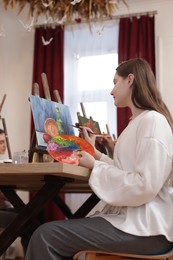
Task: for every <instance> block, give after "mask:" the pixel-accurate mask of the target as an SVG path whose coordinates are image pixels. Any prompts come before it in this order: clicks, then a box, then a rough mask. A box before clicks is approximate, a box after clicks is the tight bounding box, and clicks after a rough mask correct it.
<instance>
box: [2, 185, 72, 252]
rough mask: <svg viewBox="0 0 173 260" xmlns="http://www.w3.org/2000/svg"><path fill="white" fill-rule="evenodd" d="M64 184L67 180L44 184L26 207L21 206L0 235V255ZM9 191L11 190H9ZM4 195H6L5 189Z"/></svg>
mask: <svg viewBox="0 0 173 260" xmlns="http://www.w3.org/2000/svg"><path fill="white" fill-rule="evenodd" d="M66 182H67V180H59V181H56V182H46V183H45V184H44V186H43V187H42V188H41V189H40V190H39V191H38V192H37V193H36V195H35V196H34V197H33V198H32V200H31V201H30V202H29V203H28V204H27V205H23V207H22V209H21V210H20V212H19V214H18V215H17V217H16V218H15V219H14V220H13V221H12V223H10V224H9V226H8V227H7V228H6V229H5V230H4V231H3V232H2V233H1V234H0V255H2V254H3V253H4V252H5V251H6V249H7V248H8V247H9V246H10V245H11V244H12V243H13V242H14V241H15V239H16V238H17V237H18V236H20V235H21V233H23V232H24V231H25V230H26V227H27V223H29V222H30V221H31V220H33V219H34V218H35V217H36V216H37V215H38V213H39V212H40V211H41V210H42V208H43V207H44V205H45V204H46V203H47V202H48V201H50V200H51V199H52V198H53V197H54V196H55V194H56V193H58V192H59V190H60V189H61V188H62V187H63V186H64V185H65V183H66ZM2 188H3V187H2ZM0 189H1V187H0ZM9 190H11V188H10V189H9ZM5 193H6V195H8V194H7V193H8V192H7V188H6V191H5Z"/></svg>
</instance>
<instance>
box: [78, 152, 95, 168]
mask: <svg viewBox="0 0 173 260" xmlns="http://www.w3.org/2000/svg"><path fill="white" fill-rule="evenodd" d="M78 156H79V158H80V159H79V165H80V166H83V167H86V168H88V169H92V168H93V167H94V162H95V159H94V157H93V156H92V155H90V154H89V153H87V152H84V151H79V152H78Z"/></svg>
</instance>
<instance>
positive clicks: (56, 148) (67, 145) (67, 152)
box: [47, 135, 94, 165]
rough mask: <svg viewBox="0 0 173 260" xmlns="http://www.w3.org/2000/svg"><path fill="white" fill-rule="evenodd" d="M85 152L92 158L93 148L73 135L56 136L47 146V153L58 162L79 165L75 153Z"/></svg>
mask: <svg viewBox="0 0 173 260" xmlns="http://www.w3.org/2000/svg"><path fill="white" fill-rule="evenodd" d="M79 150H81V151H86V152H88V153H90V154H91V155H92V156H94V148H93V146H92V145H91V144H90V143H88V142H87V141H86V140H84V139H82V138H80V137H77V136H73V135H57V136H55V137H53V138H52V139H51V140H50V141H49V142H48V144H47V151H48V153H49V154H50V155H51V156H52V158H53V159H55V160H56V161H58V162H65V163H69V164H75V165H78V164H79V156H78V155H77V151H79Z"/></svg>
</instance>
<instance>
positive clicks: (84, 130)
mask: <svg viewBox="0 0 173 260" xmlns="http://www.w3.org/2000/svg"><path fill="white" fill-rule="evenodd" d="M80 130H81V132H80V133H81V134H82V137H83V138H84V139H85V140H86V141H87V142H88V143H90V144H91V145H92V146H93V147H94V148H95V141H96V136H95V134H94V132H93V131H92V130H91V129H90V128H89V127H85V126H80Z"/></svg>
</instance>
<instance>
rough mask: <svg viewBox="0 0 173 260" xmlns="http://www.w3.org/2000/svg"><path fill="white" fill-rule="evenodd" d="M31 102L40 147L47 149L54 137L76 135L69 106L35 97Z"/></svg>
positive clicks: (32, 97)
mask: <svg viewBox="0 0 173 260" xmlns="http://www.w3.org/2000/svg"><path fill="white" fill-rule="evenodd" d="M29 100H30V103H31V109H32V114H33V119H34V125H35V131H36V137H37V145H38V147H47V142H48V141H49V140H50V139H52V138H53V137H54V136H57V135H64V134H67V135H74V129H73V127H72V119H71V115H70V110H69V107H68V106H66V105H63V104H61V103H57V102H54V101H51V100H48V99H44V98H40V97H38V96H34V95H31V96H30V97H29Z"/></svg>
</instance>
